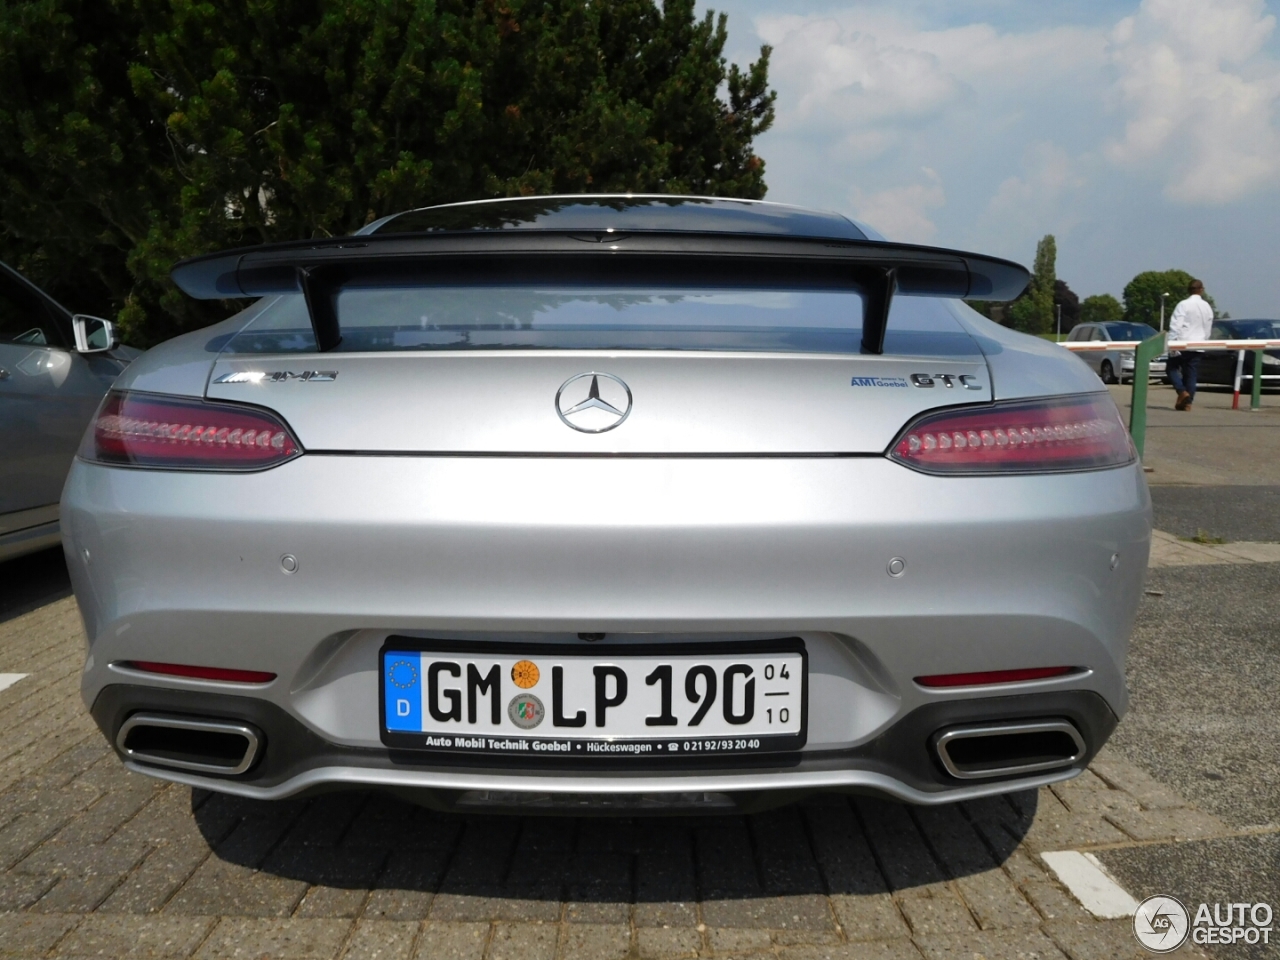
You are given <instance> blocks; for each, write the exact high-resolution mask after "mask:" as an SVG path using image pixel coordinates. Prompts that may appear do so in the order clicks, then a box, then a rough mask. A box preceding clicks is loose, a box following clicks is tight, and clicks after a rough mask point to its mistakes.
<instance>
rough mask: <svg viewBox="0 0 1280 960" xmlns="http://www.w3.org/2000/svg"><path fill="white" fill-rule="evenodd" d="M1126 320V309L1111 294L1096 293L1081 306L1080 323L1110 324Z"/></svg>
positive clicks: (1086, 298)
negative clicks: (1114, 321)
mask: <svg viewBox="0 0 1280 960" xmlns="http://www.w3.org/2000/svg"><path fill="white" fill-rule="evenodd" d="M1123 319H1124V307H1122V306H1120V301H1119V300H1117V299H1116V298H1115V297H1113V296H1112V295H1111V294H1109V293H1095V294H1094V295H1093V296H1091V297H1085V298H1084V302H1083V303H1081V304H1080V320H1079V322H1080V323H1110V322H1112V321H1113V320H1123Z"/></svg>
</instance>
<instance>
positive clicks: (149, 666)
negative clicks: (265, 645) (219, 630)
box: [120, 660, 276, 683]
mask: <svg viewBox="0 0 1280 960" xmlns="http://www.w3.org/2000/svg"><path fill="white" fill-rule="evenodd" d="M120 666H122V667H128V668H129V669H130V670H141V671H142V672H143V673H163V674H166V675H167V676H171V677H189V678H190V679H192V680H221V681H223V682H225V683H270V682H271V681H272V680H274V679H275V678H276V675H275V674H274V673H267V672H266V671H265V670H229V669H227V668H226V667H192V666H188V665H187V664H183V663H155V662H154V661H151V660H124V661H122V662H121V663H120Z"/></svg>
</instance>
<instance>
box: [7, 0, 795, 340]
mask: <svg viewBox="0 0 1280 960" xmlns="http://www.w3.org/2000/svg"><path fill="white" fill-rule="evenodd" d="M694 2H695V0H664V2H663V4H662V6H661V8H660V7H659V6H658V5H657V3H656V2H655V0H225V2H221V3H217V4H212V3H199V4H197V3H189V2H179V0H96V2H93V3H91V2H88V0H17V2H11V3H9V4H7V5H4V6H3V7H0V9H3V15H2V16H0V31H2V32H0V50H3V51H7V52H5V53H3V54H0V69H3V70H4V79H5V80H6V81H11V82H12V83H16V84H17V86H18V88H19V89H21V90H22V91H23V95H22V97H21V98H18V99H15V100H11V97H10V94H8V93H6V94H4V95H3V96H4V97H5V100H4V108H3V110H0V167H2V168H3V169H4V170H5V172H6V173H5V176H6V179H9V178H10V174H11V173H12V179H14V180H15V181H17V182H18V183H20V184H21V185H22V186H23V187H24V189H23V190H22V191H20V192H17V193H14V192H12V191H10V193H9V195H8V196H5V197H0V223H2V224H3V225H2V226H0V256H3V257H5V258H6V259H10V258H12V259H17V260H18V261H19V265H21V266H23V267H25V268H26V269H27V270H28V271H29V272H30V273H31V274H32V275H33V279H35V280H37V282H45V283H48V282H49V281H50V280H51V279H53V278H57V277H61V276H72V275H74V274H75V273H76V272H78V264H79V263H80V262H81V258H82V255H83V254H84V253H85V250H86V248H88V250H89V252H90V253H95V252H96V255H97V256H98V259H99V260H101V262H102V264H103V266H102V267H101V272H102V274H103V282H102V283H101V288H102V289H101V290H99V291H97V296H99V297H100V298H101V299H103V300H105V301H107V302H105V303H102V304H101V305H100V306H99V305H98V304H94V303H89V304H86V303H85V302H84V301H85V298H83V297H81V298H77V299H76V300H75V305H76V306H77V308H80V309H85V308H86V307H88V308H94V307H97V308H98V309H99V310H101V311H103V312H106V311H111V312H114V313H116V314H117V315H118V317H119V319H120V321H121V323H122V325H123V326H124V328H125V330H126V331H127V332H128V333H129V334H130V335H131V336H132V338H133V340H134V341H135V342H138V343H141V344H146V343H153V342H156V341H157V340H160V339H164V338H166V337H168V336H172V335H173V334H174V333H177V332H180V331H181V330H184V329H191V328H193V327H196V326H199V325H202V324H203V323H206V322H208V321H209V320H210V319H212V316H211V315H210V313H209V312H208V310H209V308H208V307H207V306H205V307H202V306H200V305H196V304H193V303H192V302H191V301H189V300H188V299H186V298H185V297H183V296H182V294H181V293H180V292H179V291H178V290H177V289H176V288H175V287H174V286H173V284H172V283H171V282H170V281H169V279H168V273H169V269H170V267H171V266H172V264H173V262H174V261H175V260H178V259H180V258H182V257H186V256H192V255H195V254H199V253H204V252H208V251H211V250H215V249H220V248H223V247H229V246H238V245H247V244H256V243H262V242H269V241H277V240H291V239H307V238H311V237H322V236H331V235H338V234H345V233H350V232H352V231H354V230H356V229H358V228H359V227H361V226H363V225H364V224H366V223H369V222H371V221H372V220H374V219H376V218H378V217H381V216H384V215H386V214H388V213H393V212H396V211H399V210H404V209H408V208H412V207H417V206H426V205H430V204H434V203H444V202H450V201H457V200H471V199H480V198H485V197H501V196H520V195H529V194H536V193H574V192H581V191H592V192H610V191H637V192H640V191H644V192H656V193H703V194H713V195H725V196H739V197H749V198H758V197H761V196H763V195H764V193H765V183H764V162H763V161H762V160H761V159H760V158H759V157H758V156H757V155H756V154H755V153H754V151H753V142H754V138H755V137H756V135H757V134H759V133H761V132H763V131H764V130H767V129H768V128H769V126H770V124H771V123H772V122H773V117H774V101H775V94H774V93H773V92H772V91H771V90H769V88H768V63H769V53H770V51H769V48H768V47H762V48H761V55H760V58H759V59H758V60H757V61H756V62H755V63H752V64H750V65H748V66H747V67H746V68H745V69H740V68H739V67H737V66H736V65H733V66H729V65H727V64H726V61H725V59H724V56H723V50H724V46H725V43H726V40H727V21H726V18H725V16H724V15H720V16H719V17H717V16H716V15H715V14H714V13H711V12H708V13H707V14H706V15H705V16H703V17H701V18H698V17H697V16H696V15H695V11H694ZM24 30H25V31H26V32H25V33H23V31H24ZM46 35H47V36H46ZM15 38H21V39H22V40H23V45H22V47H21V49H19V48H18V47H16V46H15V42H14V41H15ZM39 41H43V44H42V43H41V42H39ZM50 45H52V47H53V52H52V53H48V54H47V53H46V52H45V50H46V49H47V48H49V47H50ZM64 62H65V63H69V64H71V67H72V69H71V71H70V72H69V75H68V79H66V80H63V81H60V83H55V84H54V88H55V89H54V95H53V96H51V97H50V96H46V95H45V94H44V93H43V89H44V86H45V84H46V83H48V82H49V81H50V79H51V78H53V79H55V80H56V79H58V77H59V76H60V74H59V71H60V70H62V63H64ZM77 71H78V72H77ZM64 88H65V89H64ZM81 102H83V104H84V105H83V106H78V105H79V104H81ZM11 104H12V107H11ZM77 109H78V110H79V113H78V114H77V113H76V110H77ZM86 118H88V119H86ZM86 130H87V131H88V132H85V131H86ZM82 141H85V142H87V143H89V144H90V146H92V147H93V148H94V149H95V150H96V151H97V152H96V153H94V152H92V151H91V150H90V149H89V147H84V146H81V142H82ZM46 152H49V153H51V154H52V155H53V157H54V158H55V159H58V160H59V161H60V162H61V166H59V165H57V164H55V165H53V167H52V168H50V169H46V162H45V160H44V154H45V153H46ZM63 157H65V158H66V159H65V162H62V161H61V158H63ZM77 172H78V173H77ZM86 181H92V182H86ZM7 185H8V184H7V183H6V186H7ZM42 195H43V196H46V197H52V198H55V199H54V200H53V201H52V202H53V203H57V204H60V205H62V206H63V207H64V208H65V209H66V210H69V211H74V212H75V216H77V217H78V218H79V220H78V221H77V223H76V224H75V225H73V226H62V225H61V224H59V226H58V229H56V230H47V229H44V227H43V226H42V222H43V221H42V217H41V210H40V200H39V198H40V196H42ZM48 205H50V203H49V202H46V203H45V206H48ZM67 216H70V214H65V215H64V219H65V218H66V217H67ZM77 238H78V239H77ZM84 238H90V239H87V240H86V239H84ZM30 249H39V250H40V251H41V252H40V254H39V256H30V257H26V258H25V259H24V257H23V256H22V252H23V251H24V250H30ZM213 309H215V310H216V309H217V307H216V306H215V307H214V308H213Z"/></svg>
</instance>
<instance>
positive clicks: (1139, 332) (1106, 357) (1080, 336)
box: [1067, 320, 1169, 383]
mask: <svg viewBox="0 0 1280 960" xmlns="http://www.w3.org/2000/svg"><path fill="white" fill-rule="evenodd" d="M1155 335H1156V331H1155V329H1154V328H1153V327H1150V326H1148V325H1147V324H1145V323H1128V322H1125V321H1122V320H1114V321H1108V322H1107V323H1079V324H1076V325H1075V326H1074V327H1072V328H1071V333H1069V334H1068V335H1067V340H1068V341H1076V340H1111V341H1116V342H1119V343H1124V342H1126V341H1142V340H1147V339H1149V338H1151V337H1154V336H1155ZM1076 356H1077V357H1079V358H1080V359H1081V360H1083V361H1084V362H1085V363H1087V364H1088V365H1089V366H1090V367H1092V368H1093V372H1094V373H1096V374H1097V375H1098V376H1099V377H1101V378H1102V382H1103V383H1129V382H1131V381H1132V380H1133V367H1134V363H1135V360H1134V352H1133V351H1132V350H1097V351H1095V350H1082V351H1080V352H1079V353H1077V354H1076ZM1168 360H1169V355H1168V354H1163V353H1162V354H1161V355H1160V356H1158V357H1156V358H1155V359H1154V360H1152V361H1151V365H1150V374H1149V375H1150V376H1153V377H1155V376H1163V375H1164V372H1165V365H1166V364H1167V363H1168Z"/></svg>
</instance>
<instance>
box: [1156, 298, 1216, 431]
mask: <svg viewBox="0 0 1280 960" xmlns="http://www.w3.org/2000/svg"><path fill="white" fill-rule="evenodd" d="M1187 293H1189V294H1191V296H1189V297H1187V299H1185V300H1183V301H1181V302H1180V303H1179V304H1178V305H1177V306H1176V307H1174V308H1173V316H1171V317H1170V318H1169V339H1170V340H1183V341H1188V340H1190V341H1195V340H1208V339H1209V331H1210V330H1212V329H1213V307H1211V306H1209V302H1208V301H1207V300H1205V299H1204V296H1203V294H1204V284H1203V283H1201V282H1200V281H1199V280H1192V281H1191V283H1189V284H1188V285H1187ZM1202 356H1204V351H1203V350H1170V351H1169V364H1168V366H1167V367H1166V368H1165V369H1166V370H1167V372H1168V374H1169V381H1170V382H1171V383H1172V384H1173V389H1175V390H1177V391H1178V402H1177V403H1176V404H1174V406H1175V408H1176V409H1178V410H1190V409H1191V401H1193V400H1195V398H1196V371H1197V369H1198V368H1199V366H1200V358H1201V357H1202Z"/></svg>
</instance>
